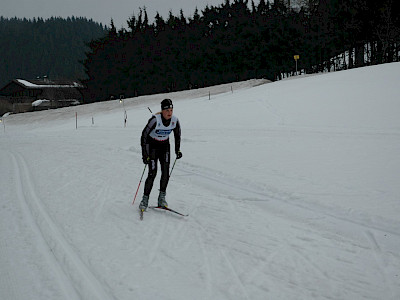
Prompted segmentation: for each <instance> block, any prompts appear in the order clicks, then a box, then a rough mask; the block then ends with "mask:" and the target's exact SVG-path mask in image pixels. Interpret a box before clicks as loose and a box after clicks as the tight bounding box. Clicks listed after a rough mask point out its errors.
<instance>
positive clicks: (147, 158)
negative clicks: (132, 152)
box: [142, 156, 150, 165]
mask: <svg viewBox="0 0 400 300" xmlns="http://www.w3.org/2000/svg"><path fill="white" fill-rule="evenodd" d="M142 159H143V163H144V164H145V165H148V164H149V162H150V157H148V156H143V157H142Z"/></svg>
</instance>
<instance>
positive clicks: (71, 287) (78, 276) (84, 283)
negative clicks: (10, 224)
mask: <svg viewBox="0 0 400 300" xmlns="http://www.w3.org/2000/svg"><path fill="white" fill-rule="evenodd" d="M12 160H13V163H14V166H15V170H16V173H17V178H18V179H17V182H18V187H17V194H18V199H20V202H21V204H22V206H23V207H24V211H25V215H26V217H27V220H29V223H30V224H31V227H32V228H34V231H35V232H36V236H37V239H38V245H39V246H40V248H41V252H42V253H43V255H44V256H45V257H46V259H47V260H48V263H49V265H50V266H51V267H52V269H53V270H54V272H55V274H56V276H57V278H58V280H57V281H58V282H59V285H60V287H61V288H62V290H63V291H64V295H65V299H98V300H110V299H115V298H114V297H113V295H112V294H109V293H108V292H107V290H106V289H105V287H104V283H103V282H101V281H100V280H99V279H98V278H97V277H96V275H95V274H94V273H93V272H92V271H91V270H90V269H89V268H88V267H87V266H86V265H85V263H84V262H83V261H82V259H81V258H80V257H79V255H78V254H77V253H76V251H75V250H74V249H73V247H72V246H71V245H70V243H69V242H68V241H67V239H66V238H65V237H63V234H62V231H61V230H60V229H59V228H58V227H57V225H56V224H55V222H54V221H53V220H52V218H51V217H50V215H49V214H48V213H47V212H46V209H45V207H44V205H43V203H41V200H40V198H39V197H38V196H37V194H36V191H35V188H34V186H35V185H34V184H33V183H32V178H31V175H30V174H29V167H28V165H27V163H26V161H25V159H24V158H23V156H22V155H20V154H18V153H13V154H12Z"/></svg>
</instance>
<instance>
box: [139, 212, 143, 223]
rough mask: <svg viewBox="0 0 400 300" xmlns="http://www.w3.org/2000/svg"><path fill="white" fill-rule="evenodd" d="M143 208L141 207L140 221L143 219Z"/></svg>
mask: <svg viewBox="0 0 400 300" xmlns="http://www.w3.org/2000/svg"><path fill="white" fill-rule="evenodd" d="M143 212H144V210H143V209H139V215H140V221H143Z"/></svg>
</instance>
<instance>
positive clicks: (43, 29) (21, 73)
mask: <svg viewBox="0 0 400 300" xmlns="http://www.w3.org/2000/svg"><path fill="white" fill-rule="evenodd" d="M106 34H107V29H106V28H105V27H103V26H102V25H101V24H99V23H95V22H93V21H92V20H87V19H86V18H75V17H71V18H67V19H62V18H50V19H48V20H43V19H42V18H37V19H36V18H35V19H33V20H27V19H18V18H12V19H7V18H3V17H0V38H1V39H0V53H1V55H0V87H3V86H4V85H5V84H7V83H8V82H10V81H11V80H13V79H16V78H21V79H35V78H37V77H40V78H42V77H43V76H47V77H49V78H50V79H73V80H78V79H84V78H85V76H86V75H85V72H84V68H83V66H82V60H84V59H85V51H88V50H89V48H88V47H87V46H86V44H87V43H88V42H90V41H91V40H93V39H98V38H100V37H103V36H105V35H106Z"/></svg>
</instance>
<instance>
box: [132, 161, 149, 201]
mask: <svg viewBox="0 0 400 300" xmlns="http://www.w3.org/2000/svg"><path fill="white" fill-rule="evenodd" d="M146 167H147V165H144V169H143V173H142V177H140V181H139V185H138V187H137V190H136V194H135V198H133V202H132V205H133V204H134V203H135V200H136V196H137V193H138V192H139V188H140V184H141V183H142V179H143V175H144V172H145V171H146Z"/></svg>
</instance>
